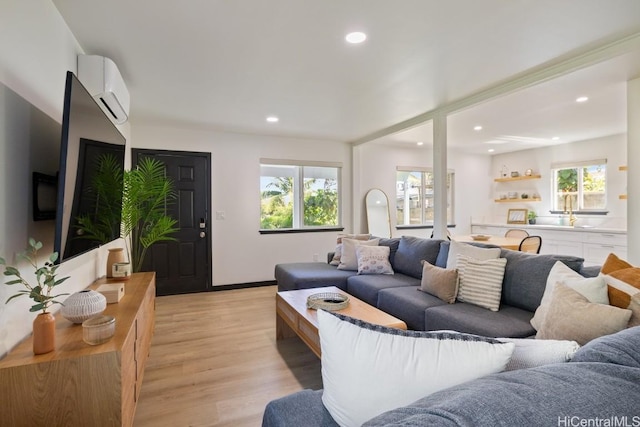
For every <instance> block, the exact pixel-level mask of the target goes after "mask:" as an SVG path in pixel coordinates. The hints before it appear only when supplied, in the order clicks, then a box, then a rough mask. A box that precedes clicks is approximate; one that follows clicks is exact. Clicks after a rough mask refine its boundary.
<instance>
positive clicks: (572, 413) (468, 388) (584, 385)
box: [363, 355, 640, 427]
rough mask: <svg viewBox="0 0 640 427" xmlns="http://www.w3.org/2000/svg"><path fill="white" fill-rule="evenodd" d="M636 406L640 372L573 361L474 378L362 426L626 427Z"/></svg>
mask: <svg viewBox="0 0 640 427" xmlns="http://www.w3.org/2000/svg"><path fill="white" fill-rule="evenodd" d="M576 356H577V355H576ZM575 360H576V358H575V357H574V361H575ZM639 401H640V369H638V368H636V367H629V366H623V365H616V364H605V363H593V362H587V363H574V362H573V361H572V362H569V363H556V364H551V365H545V366H540V367H537V368H531V369H520V370H516V371H509V372H501V373H498V374H492V375H489V376H486V377H484V378H479V379H476V380H473V381H470V382H467V383H465V384H461V385H458V386H454V387H451V388H448V389H446V390H442V391H439V392H436V393H434V394H432V395H430V396H427V397H425V398H423V399H420V400H418V401H416V402H414V403H412V404H410V405H407V406H404V407H401V408H397V409H394V410H391V411H388V412H386V413H384V414H382V415H380V416H378V417H376V418H374V419H372V420H369V421H368V422H366V423H365V424H363V426H365V427H381V426H401V425H410V426H430V427H441V426H447V427H456V426H467V427H471V426H473V427H478V426H479V427H498V426H504V427H513V426H560V425H567V426H571V425H587V424H586V421H588V420H595V419H599V420H601V421H600V422H601V424H600V425H606V424H604V423H605V422H607V420H610V419H612V417H613V416H614V415H612V414H615V417H616V418H617V419H621V420H627V421H626V423H629V424H628V425H631V424H630V423H631V422H632V421H633V420H634V419H637V417H638V402H639ZM625 417H626V418H625ZM634 417H635V418H634ZM581 422H584V424H579V423H581ZM590 422H591V421H590ZM573 423H575V424H573ZM589 425H595V424H589ZM611 425H614V424H613V423H612V424H611ZM623 425H625V424H623Z"/></svg>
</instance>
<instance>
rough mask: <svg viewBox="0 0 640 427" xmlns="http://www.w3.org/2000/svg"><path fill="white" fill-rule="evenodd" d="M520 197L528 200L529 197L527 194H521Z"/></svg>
mask: <svg viewBox="0 0 640 427" xmlns="http://www.w3.org/2000/svg"><path fill="white" fill-rule="evenodd" d="M520 197H521V198H523V199H528V198H529V195H528V194H527V193H522V194H521V195H520Z"/></svg>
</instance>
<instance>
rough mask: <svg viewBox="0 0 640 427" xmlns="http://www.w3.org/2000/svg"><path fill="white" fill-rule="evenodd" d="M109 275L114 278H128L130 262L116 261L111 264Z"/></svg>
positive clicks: (129, 275)
mask: <svg viewBox="0 0 640 427" xmlns="http://www.w3.org/2000/svg"><path fill="white" fill-rule="evenodd" d="M111 277H113V278H114V279H122V280H129V277H131V264H130V263H128V262H116V263H114V264H113V265H112V266H111Z"/></svg>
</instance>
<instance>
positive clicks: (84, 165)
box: [54, 71, 126, 262]
mask: <svg viewBox="0 0 640 427" xmlns="http://www.w3.org/2000/svg"><path fill="white" fill-rule="evenodd" d="M125 143H126V139H125V138H124V136H123V135H122V134H121V133H120V131H119V130H118V129H117V128H116V126H115V125H114V124H113V123H112V122H111V120H110V119H109V118H108V117H107V116H106V115H105V114H104V113H103V112H102V109H100V107H99V106H98V104H97V103H96V102H95V100H94V99H93V97H92V96H91V95H90V94H89V92H88V91H87V90H86V89H85V88H84V86H83V85H82V83H80V81H79V80H78V78H77V77H76V76H75V75H74V74H73V73H72V72H70V71H68V72H67V76H66V86H65V95H64V109H63V114H62V139H61V143H60V165H59V169H58V170H59V172H58V192H57V200H56V227H55V238H54V250H55V251H56V252H58V255H59V258H58V261H59V262H62V261H64V260H67V259H69V258H72V257H74V256H77V255H79V254H81V253H84V252H87V251H90V250H92V249H94V248H97V247H99V246H100V245H103V244H106V243H109V242H111V241H113V240H115V239H117V238H119V237H120V222H121V218H122V216H121V215H122V174H123V171H124V155H125Z"/></svg>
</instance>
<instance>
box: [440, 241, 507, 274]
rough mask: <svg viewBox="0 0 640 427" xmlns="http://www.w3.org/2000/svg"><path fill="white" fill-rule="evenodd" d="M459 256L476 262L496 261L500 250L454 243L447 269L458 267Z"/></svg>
mask: <svg viewBox="0 0 640 427" xmlns="http://www.w3.org/2000/svg"><path fill="white" fill-rule="evenodd" d="M458 255H464V256H466V257H469V258H473V259H476V260H481V261H484V260H488V259H495V258H498V257H499V256H500V248H481V247H477V246H475V245H470V244H468V243H461V242H456V241H452V242H451V243H450V244H449V256H448V257H447V268H449V269H454V268H457V266H458Z"/></svg>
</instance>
